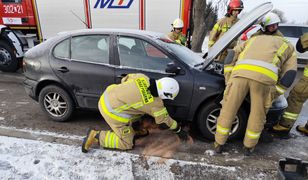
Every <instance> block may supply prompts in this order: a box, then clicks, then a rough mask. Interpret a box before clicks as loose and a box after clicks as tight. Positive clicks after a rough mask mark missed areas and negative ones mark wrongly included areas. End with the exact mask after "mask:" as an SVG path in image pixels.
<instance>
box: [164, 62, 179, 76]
mask: <svg viewBox="0 0 308 180" xmlns="http://www.w3.org/2000/svg"><path fill="white" fill-rule="evenodd" d="M165 71H166V73H171V74H175V75H178V74H182V73H183V70H182V69H181V67H179V66H177V65H175V64H174V63H169V64H167V68H166V69H165Z"/></svg>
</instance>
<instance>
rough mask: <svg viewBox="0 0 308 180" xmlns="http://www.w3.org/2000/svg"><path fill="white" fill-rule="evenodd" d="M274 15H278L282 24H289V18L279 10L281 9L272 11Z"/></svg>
mask: <svg viewBox="0 0 308 180" xmlns="http://www.w3.org/2000/svg"><path fill="white" fill-rule="evenodd" d="M272 12H273V13H275V14H277V15H278V16H279V18H280V20H281V23H286V22H287V18H286V17H285V15H284V12H283V11H281V10H279V9H274V10H272Z"/></svg>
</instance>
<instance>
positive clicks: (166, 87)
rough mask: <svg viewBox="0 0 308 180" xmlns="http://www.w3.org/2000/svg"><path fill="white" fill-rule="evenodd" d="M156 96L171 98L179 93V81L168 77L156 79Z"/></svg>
mask: <svg viewBox="0 0 308 180" xmlns="http://www.w3.org/2000/svg"><path fill="white" fill-rule="evenodd" d="M156 86H157V92H158V96H159V97H160V98H162V99H171V100H173V99H174V98H175V97H176V96H177V95H178V93H179V90H180V86H179V83H178V82H177V81H176V80H175V79H173V78H169V77H164V78H161V79H158V80H156Z"/></svg>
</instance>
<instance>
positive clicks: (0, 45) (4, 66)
mask: <svg viewBox="0 0 308 180" xmlns="http://www.w3.org/2000/svg"><path fill="white" fill-rule="evenodd" d="M17 69H18V60H17V58H16V56H15V54H14V50H13V48H12V47H10V46H9V45H8V44H7V43H6V42H5V41H1V40H0V70H1V71H4V72H15V71H17Z"/></svg>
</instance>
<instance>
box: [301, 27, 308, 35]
mask: <svg viewBox="0 0 308 180" xmlns="http://www.w3.org/2000/svg"><path fill="white" fill-rule="evenodd" d="M301 30H302V34H301V35H303V34H305V33H308V27H302V28H301Z"/></svg>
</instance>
